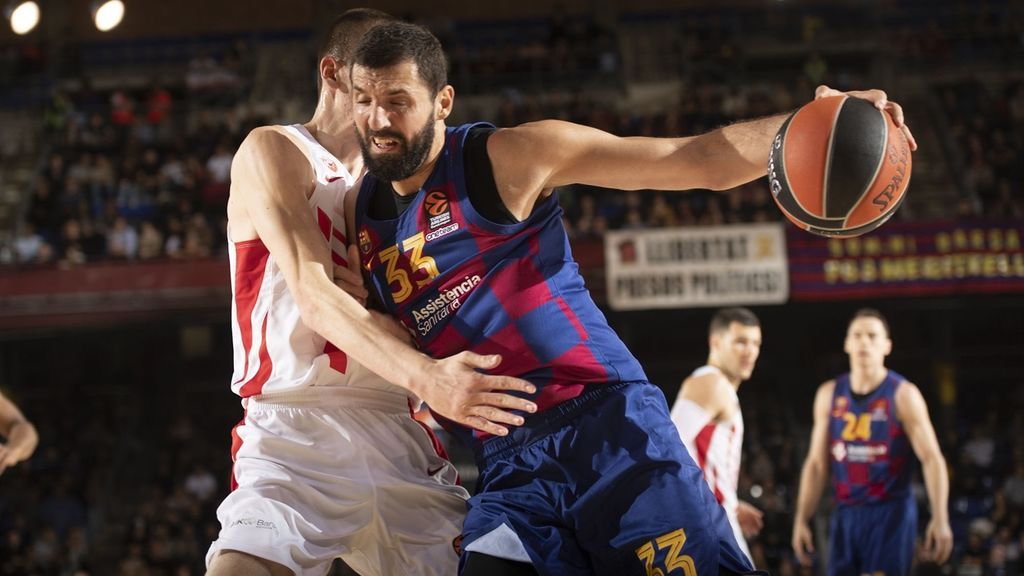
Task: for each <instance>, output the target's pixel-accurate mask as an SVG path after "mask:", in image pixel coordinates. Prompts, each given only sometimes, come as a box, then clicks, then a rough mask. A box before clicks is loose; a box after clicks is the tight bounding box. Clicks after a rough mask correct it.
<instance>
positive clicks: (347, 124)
mask: <svg viewBox="0 0 1024 576" xmlns="http://www.w3.org/2000/svg"><path fill="white" fill-rule="evenodd" d="M344 120H345V119H340V118H338V119H334V120H333V121H329V120H328V119H327V118H326V115H325V114H323V113H322V112H321V110H319V109H318V110H317V111H316V114H314V115H313V119H312V120H310V121H309V122H307V123H306V124H304V126H305V127H306V130H309V133H310V134H311V135H312V136H313V139H314V140H316V141H317V142H318V143H320V145H321V146H323V147H324V148H325V149H326V150H327V151H328V152H330V153H331V154H332V155H334V157H335V158H337V159H338V160H339V161H340V162H341V163H342V165H343V166H345V169H346V170H348V171H349V173H350V174H352V175H353V176H357V177H358V176H359V175H360V174H362V172H363V154H362V151H361V150H360V149H359V142H358V140H357V138H358V137H357V136H356V131H355V127H354V126H353V125H352V121H351V118H348V119H347V120H348V121H344Z"/></svg>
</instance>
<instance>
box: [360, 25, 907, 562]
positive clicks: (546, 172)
mask: <svg viewBox="0 0 1024 576" xmlns="http://www.w3.org/2000/svg"><path fill="white" fill-rule="evenodd" d="M351 74H352V94H353V98H354V107H353V109H354V112H355V123H356V129H357V133H358V135H359V139H360V144H361V146H362V148H363V159H364V162H365V163H366V165H367V168H368V172H369V173H368V175H367V176H366V177H365V178H364V180H363V183H362V185H361V186H360V188H359V192H358V198H357V200H356V205H355V210H354V211H349V212H350V213H354V214H355V217H356V222H355V226H356V228H355V229H356V230H357V232H358V243H359V249H360V253H361V261H362V264H363V266H364V267H365V268H366V269H367V270H368V271H369V273H370V277H371V282H370V284H371V286H370V288H371V291H372V292H374V293H375V294H376V296H377V297H379V299H380V304H382V305H383V306H384V308H386V310H387V311H388V312H390V313H391V314H393V315H394V316H396V317H397V318H398V319H399V320H400V321H401V322H402V323H403V324H405V326H406V327H407V328H408V329H409V330H410V331H411V332H412V333H413V334H414V336H415V338H416V340H417V342H418V344H419V345H420V347H421V349H423V350H424V351H426V352H427V353H429V354H430V355H432V356H445V355H447V354H450V353H452V352H455V351H459V350H467V349H468V350H471V351H474V352H477V353H492V352H493V353H497V352H500V353H501V354H502V356H503V358H504V362H503V364H502V365H501V366H500V367H498V368H497V369H496V370H495V371H494V372H496V373H504V374H507V375H515V376H517V377H520V378H524V379H526V380H529V381H530V382H532V383H534V384H535V385H536V386H537V392H536V393H535V394H534V395H531V399H533V400H534V401H535V402H536V403H537V406H538V411H537V413H536V414H529V415H525V423H524V424H523V425H522V426H520V427H518V428H516V429H515V430H513V431H512V432H511V433H510V434H509V435H508V436H505V437H492V436H489V435H487V434H481V433H479V432H474V431H472V430H470V429H468V428H465V427H463V426H459V425H456V424H455V423H453V422H451V421H447V420H445V419H443V418H442V419H441V423H442V424H443V425H445V426H446V427H447V428H448V429H449V430H450V431H451V432H453V433H454V434H455V435H457V436H459V437H461V438H462V439H464V440H465V441H467V442H468V443H469V444H470V445H471V446H472V447H473V449H474V452H475V456H476V459H477V464H478V466H479V468H480V477H479V480H478V484H477V489H478V493H477V494H476V495H475V496H474V497H473V498H472V499H471V500H470V503H469V511H468V514H467V517H466V522H465V525H464V528H463V541H462V545H463V550H464V554H463V558H462V566H461V573H462V574H463V575H464V576H477V575H487V576H502V575H511V574H542V575H545V576H553V575H558V576H575V575H583V574H607V575H615V576H639V575H652V574H703V575H708V574H718V573H726V574H728V573H741V572H747V571H749V570H751V569H752V567H751V566H750V563H749V562H748V561H747V559H746V558H745V557H744V555H743V553H742V552H741V551H740V549H739V547H738V546H737V544H736V540H735V538H734V537H733V534H732V530H731V528H730V527H729V523H728V521H727V520H726V518H725V514H724V512H723V510H722V508H721V507H720V506H719V505H718V503H717V502H716V500H715V498H714V496H713V495H712V494H711V491H710V490H709V489H708V486H707V484H706V483H705V481H704V478H703V475H702V473H701V470H700V469H699V468H697V466H696V465H695V464H694V462H693V459H692V458H690V456H689V455H688V454H687V452H686V448H685V447H684V446H683V443H682V441H681V440H680V439H679V433H678V432H677V431H676V428H675V426H674V425H673V423H672V420H671V419H670V418H669V412H668V405H667V403H666V401H665V397H664V395H663V394H662V392H661V391H660V389H658V388H657V387H656V386H654V385H652V384H650V383H648V382H647V377H646V375H645V374H644V371H643V369H642V368H641V367H640V364H639V363H638V362H637V360H636V359H635V358H634V357H633V355H632V354H631V353H630V352H629V350H627V349H626V347H625V345H624V344H623V343H622V341H621V340H620V339H619V338H618V336H617V335H616V334H615V333H614V331H612V329H611V328H610V327H609V326H608V323H607V321H606V320H605V318H604V316H603V315H602V314H601V312H600V310H599V309H598V308H597V306H596V305H595V304H594V302H593V301H592V299H591V298H590V295H589V294H588V292H587V290H586V289H585V288H584V286H583V279H582V278H581V276H580V274H579V272H578V269H577V266H576V264H575V262H573V260H572V255H571V253H570V250H569V242H568V240H567V237H566V233H565V230H564V228H563V226H562V210H561V208H560V207H559V205H558V201H557V198H556V196H555V195H554V194H553V193H552V192H553V189H554V188H555V187H557V186H562V185H567V184H570V183H574V182H580V183H588V184H593V185H597V186H604V187H614V188H623V189H647V188H658V189H668V190H679V189H685V188H713V189H727V188H731V187H734V186H736V185H738V184H741V183H743V182H747V181H750V180H753V179H755V178H758V177H761V176H764V174H765V172H766V169H765V167H766V165H767V159H768V151H769V147H770V143H771V140H772V138H773V137H774V135H775V133H776V131H777V130H778V128H779V127H780V126H781V124H782V122H783V120H784V117H783V116H777V117H773V118H769V119H763V120H759V121H753V122H748V123H744V124H736V125H733V126H730V127H726V128H723V129H721V130H717V131H715V132H712V133H710V134H707V135H705V136H701V137H695V138H679V139H655V138H618V137H615V136H612V135H611V134H607V133H605V132H601V131H599V130H595V129H592V128H588V127H585V126H580V125H576V124H570V123H567V122H556V121H546V122H537V123H532V124H526V125H523V126H519V127H516V128H509V129H503V130H495V129H494V127H493V126H490V125H488V124H465V125H462V126H458V127H453V128H448V127H446V125H445V119H446V118H447V117H448V115H449V114H450V113H451V111H452V106H453V103H454V89H453V88H452V87H451V86H450V85H448V84H447V69H446V64H445V56H444V53H443V51H442V50H441V46H440V43H439V42H438V41H437V39H436V38H434V37H433V35H431V34H430V32H428V31H427V30H426V29H424V28H422V27H420V26H416V25H412V24H405V23H389V24H385V25H381V26H378V27H376V28H374V29H372V30H370V31H369V32H368V33H367V34H366V36H364V38H363V40H362V41H361V42H360V45H359V47H358V48H357V49H356V52H355V55H354V57H353V63H352V67H351ZM827 92H828V90H827V89H825V88H823V89H822V90H821V91H820V93H822V94H824V93H827ZM863 95H865V96H867V97H869V98H872V99H873V100H874V101H875V102H876V103H878V105H879V106H882V107H885V106H888V107H889V109H890V110H892V111H893V112H894V115H895V117H896V118H897V122H900V123H901V121H902V118H901V113H900V111H899V108H898V106H895V105H894V104H891V103H888V104H887V103H886V102H885V100H884V95H883V94H882V93H881V92H870V93H864V94H863Z"/></svg>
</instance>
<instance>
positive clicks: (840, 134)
mask: <svg viewBox="0 0 1024 576" xmlns="http://www.w3.org/2000/svg"><path fill="white" fill-rule="evenodd" d="M910 167H911V160H910V145H909V144H908V143H907V139H906V137H905V136H904V135H903V132H901V131H900V130H899V128H897V127H896V125H895V124H894V123H893V121H892V118H891V117H890V116H889V114H887V113H885V112H882V111H881V110H879V109H878V108H876V107H875V106H874V105H872V104H871V103H870V102H868V101H867V100H863V99H860V98H853V97H849V96H833V97H830V98H821V99H819V100H815V101H813V102H811V103H809V104H806V105H805V106H803V107H802V108H800V109H799V110H797V111H796V112H794V113H793V114H792V115H791V116H790V117H789V118H788V119H787V120H786V123H785V124H783V125H782V128H780V129H779V133H778V134H777V135H776V136H775V140H774V141H773V142H772V151H771V156H770V158H769V161H768V182H769V185H770V186H771V190H772V196H773V197H774V198H775V202H776V203H777V204H778V205H779V208H781V209H782V213H783V214H785V215H786V217H787V218H789V219H790V220H791V221H792V222H793V223H794V224H796V225H797V226H799V227H800V228H803V229H804V230H807V231H809V232H812V233H814V234H819V235H821V236H831V237H838V238H844V237H851V236H859V235H860V234H864V233H865V232H870V231H871V230H874V229H875V228H878V227H879V226H881V225H882V224H883V223H884V222H885V221H886V220H888V219H889V218H890V217H891V216H892V215H893V214H894V213H895V212H896V208H897V207H899V205H900V203H901V202H902V201H903V198H904V196H905V194H906V191H907V185H908V184H909V183H910Z"/></svg>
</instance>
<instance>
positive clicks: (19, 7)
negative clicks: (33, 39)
mask: <svg viewBox="0 0 1024 576" xmlns="http://www.w3.org/2000/svg"><path fill="white" fill-rule="evenodd" d="M4 16H7V19H8V20H10V22H11V30H13V31H14V33H15V34H17V35H19V36H23V35H25V34H28V33H29V32H31V31H32V30H33V29H34V28H35V27H36V25H37V24H39V4H36V3H35V2H34V1H33V0H27V1H19V0H12V1H11V2H9V3H8V4H7V6H5V7H4Z"/></svg>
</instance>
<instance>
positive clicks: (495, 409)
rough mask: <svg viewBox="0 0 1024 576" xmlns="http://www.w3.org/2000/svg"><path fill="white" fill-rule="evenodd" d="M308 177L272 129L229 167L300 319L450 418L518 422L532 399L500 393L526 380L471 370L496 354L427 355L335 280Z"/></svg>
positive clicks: (252, 138)
mask: <svg viewBox="0 0 1024 576" xmlns="http://www.w3.org/2000/svg"><path fill="white" fill-rule="evenodd" d="M313 177H314V175H313V171H312V167H311V166H310V165H309V161H308V160H307V159H306V157H305V155H303V154H302V152H301V151H300V150H299V149H298V148H297V146H296V144H295V143H294V142H293V141H292V140H291V139H290V138H289V137H288V136H287V135H285V134H284V133H283V132H282V131H280V129H278V128H274V127H267V128H257V129H256V130H254V131H252V132H251V133H250V134H249V135H248V136H247V137H246V139H245V141H244V142H243V143H242V145H241V147H239V150H238V152H237V154H236V155H235V159H234V162H233V163H232V168H231V180H232V184H231V201H232V202H240V203H241V205H242V207H243V208H244V210H245V213H246V214H247V216H248V218H249V220H250V221H251V222H252V225H253V227H254V229H255V231H256V234H257V235H258V236H259V238H260V239H261V240H262V241H263V243H264V245H265V246H266V247H267V249H268V250H269V251H270V253H271V254H273V256H274V259H275V261H276V262H277V264H278V266H279V267H280V269H281V272H282V274H283V275H284V278H285V282H286V283H287V285H288V289H289V290H290V291H291V293H292V295H293V296H294V298H295V301H296V303H297V305H298V307H299V312H300V314H301V315H302V321H303V322H305V323H306V325H308V326H309V327H310V328H311V329H312V330H314V331H316V332H317V333H319V334H321V335H322V336H324V337H325V338H327V340H328V341H330V342H331V343H332V344H334V345H335V346H337V347H338V348H339V349H341V350H344V351H345V353H346V354H348V355H349V356H351V357H352V358H355V359H356V360H358V361H359V362H360V363H362V364H363V365H365V366H366V367H367V368H369V369H370V370H373V371H374V372H376V373H378V374H379V375H380V376H381V377H383V378H385V379H386V380H388V381H390V382H393V383H395V384H397V385H399V386H401V387H403V388H405V389H407V390H409V391H410V392H412V393H414V394H416V395H417V396H419V397H420V398H422V399H423V400H424V401H426V402H428V403H429V404H430V406H431V407H432V408H433V409H434V410H437V411H438V412H440V413H441V414H442V415H444V416H445V417H447V418H450V419H451V420H453V421H456V422H459V423H461V424H465V425H467V426H472V427H474V428H478V429H480V430H483V431H485V432H488V433H491V434H499V435H501V434H506V433H507V428H506V427H505V426H504V425H505V424H519V423H521V422H522V418H521V417H519V416H518V415H516V414H513V413H512V412H511V411H512V410H522V411H526V412H532V411H534V410H536V406H535V405H534V404H533V403H532V402H529V401H527V400H524V399H521V398H518V397H516V396H513V395H511V394H508V393H507V392H509V391H519V392H526V393H532V392H533V391H535V387H534V386H533V385H532V384H530V383H529V382H526V381H525V380H520V379H518V378H511V377H506V376H490V375H486V374H482V373H480V372H479V370H490V369H493V368H495V367H496V366H497V365H498V364H499V363H500V362H501V359H500V358H499V357H497V356H480V355H477V354H471V353H462V354H458V355H455V356H452V357H450V358H445V359H442V360H435V359H432V358H430V357H428V356H426V355H425V354H421V353H420V352H419V351H417V350H415V349H414V348H412V347H411V346H410V345H408V344H407V343H406V342H404V341H403V340H402V339H400V338H398V337H397V336H396V335H395V334H393V333H391V332H389V331H388V330H387V329H386V328H384V327H382V326H381V325H380V324H379V323H378V322H377V321H376V320H375V319H374V318H373V317H372V316H371V314H370V313H369V312H368V311H367V310H366V309H364V308H363V306H362V305H361V304H360V302H359V301H357V300H356V299H355V298H353V297H352V296H350V295H349V294H347V293H346V292H345V291H344V290H342V289H341V288H339V287H338V286H337V285H335V283H334V270H333V266H332V264H331V255H330V248H329V247H328V245H327V243H326V242H324V239H323V236H321V235H320V230H319V228H318V227H317V225H316V222H315V221H314V220H313V215H312V213H311V212H310V210H309V204H308V202H307V200H306V195H305V192H307V191H308V190H309V189H310V187H311V186H312V185H313Z"/></svg>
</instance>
